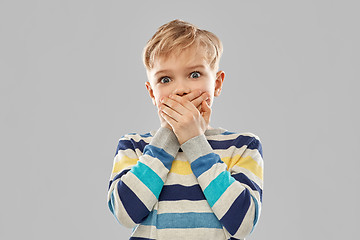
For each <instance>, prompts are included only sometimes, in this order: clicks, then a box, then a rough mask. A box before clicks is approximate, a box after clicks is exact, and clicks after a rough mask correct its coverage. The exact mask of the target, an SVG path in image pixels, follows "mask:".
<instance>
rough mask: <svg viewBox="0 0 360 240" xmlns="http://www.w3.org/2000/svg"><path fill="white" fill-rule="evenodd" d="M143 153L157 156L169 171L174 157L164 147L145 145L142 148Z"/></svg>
mask: <svg viewBox="0 0 360 240" xmlns="http://www.w3.org/2000/svg"><path fill="white" fill-rule="evenodd" d="M143 154H144V155H145V154H147V155H149V156H151V157H153V158H158V159H159V160H160V161H161V162H162V163H163V164H164V166H165V167H166V168H167V169H169V171H170V169H171V165H172V162H173V160H174V157H173V156H172V155H171V154H168V153H167V152H166V151H165V150H164V149H162V148H158V147H155V146H152V145H147V146H146V147H145V148H144V153H143Z"/></svg>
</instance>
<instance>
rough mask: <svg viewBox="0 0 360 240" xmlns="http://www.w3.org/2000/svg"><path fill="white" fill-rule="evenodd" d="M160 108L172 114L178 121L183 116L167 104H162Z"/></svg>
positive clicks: (169, 114)
mask: <svg viewBox="0 0 360 240" xmlns="http://www.w3.org/2000/svg"><path fill="white" fill-rule="evenodd" d="M160 110H161V111H162V112H164V113H166V114H167V115H168V116H170V117H171V118H172V119H174V120H175V121H177V122H178V121H179V119H180V118H181V115H180V114H179V113H178V112H177V111H175V110H173V109H172V108H170V107H168V106H166V105H165V104H162V105H161V106H160Z"/></svg>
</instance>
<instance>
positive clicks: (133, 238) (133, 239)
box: [129, 237, 156, 240]
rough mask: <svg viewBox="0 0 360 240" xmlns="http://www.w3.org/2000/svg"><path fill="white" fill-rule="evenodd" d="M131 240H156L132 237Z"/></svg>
mask: <svg viewBox="0 0 360 240" xmlns="http://www.w3.org/2000/svg"><path fill="white" fill-rule="evenodd" d="M129 240H156V239H152V238H142V237H131V238H130V239H129Z"/></svg>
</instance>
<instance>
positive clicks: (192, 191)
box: [159, 184, 205, 201]
mask: <svg viewBox="0 0 360 240" xmlns="http://www.w3.org/2000/svg"><path fill="white" fill-rule="evenodd" d="M178 200H192V201H200V200H205V196H204V193H203V191H202V190H201V188H200V185H199V184H196V185H193V186H189V187H188V186H182V185H180V184H174V185H164V187H163V189H162V191H161V193H160V196H159V201H178Z"/></svg>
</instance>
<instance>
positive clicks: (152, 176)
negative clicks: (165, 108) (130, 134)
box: [107, 127, 180, 228]
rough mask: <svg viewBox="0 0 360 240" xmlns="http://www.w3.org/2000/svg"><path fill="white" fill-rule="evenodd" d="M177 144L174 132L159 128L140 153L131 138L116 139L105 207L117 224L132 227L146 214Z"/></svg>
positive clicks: (153, 200)
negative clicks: (116, 146)
mask: <svg viewBox="0 0 360 240" xmlns="http://www.w3.org/2000/svg"><path fill="white" fill-rule="evenodd" d="M179 147H180V146H179V143H178V141H177V138H176V136H175V134H174V133H173V132H172V131H171V130H170V129H168V128H163V127H161V128H160V129H159V130H158V131H157V132H156V134H155V135H154V137H153V138H152V140H151V142H150V143H149V144H148V145H147V146H145V147H144V151H143V153H142V154H139V155H140V156H138V154H137V153H136V150H135V149H136V148H135V146H134V143H133V140H129V138H126V137H124V138H121V139H120V140H119V144H118V148H117V152H116V154H115V158H114V164H113V170H112V174H111V178H110V183H109V189H108V196H107V201H108V206H109V209H110V211H111V212H112V213H113V214H114V216H115V218H116V219H117V220H118V222H119V223H121V224H122V225H124V226H126V227H129V228H132V227H134V226H135V225H136V224H139V223H141V222H142V221H143V220H144V218H145V217H147V216H148V215H149V213H150V211H151V210H152V208H153V206H154V205H155V203H156V202H157V201H158V198H159V194H160V192H161V189H162V187H163V185H164V182H165V180H166V177H167V174H168V172H169V171H170V168H171V165H172V162H173V160H174V158H175V156H176V154H177V152H178V150H179Z"/></svg>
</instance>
